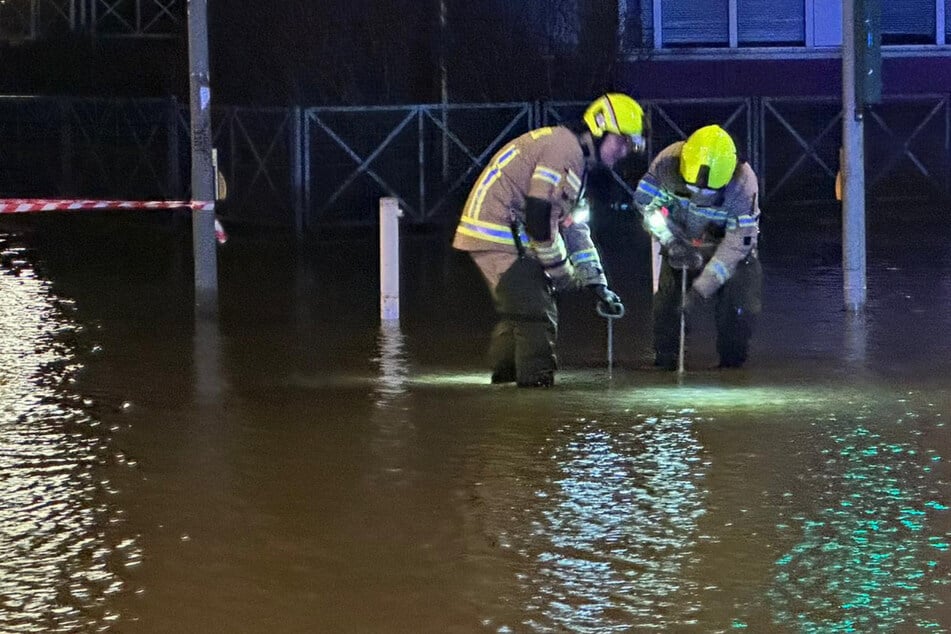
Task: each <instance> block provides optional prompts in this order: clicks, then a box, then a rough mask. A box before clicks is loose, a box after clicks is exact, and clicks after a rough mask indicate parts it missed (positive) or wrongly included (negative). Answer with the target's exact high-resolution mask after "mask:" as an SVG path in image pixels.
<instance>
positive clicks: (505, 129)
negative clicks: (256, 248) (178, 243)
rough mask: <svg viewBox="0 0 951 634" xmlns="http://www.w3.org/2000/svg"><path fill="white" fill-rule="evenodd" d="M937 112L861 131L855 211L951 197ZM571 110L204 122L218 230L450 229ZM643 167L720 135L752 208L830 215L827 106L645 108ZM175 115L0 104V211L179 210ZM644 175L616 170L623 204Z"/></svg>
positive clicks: (745, 103) (249, 113)
mask: <svg viewBox="0 0 951 634" xmlns="http://www.w3.org/2000/svg"><path fill="white" fill-rule="evenodd" d="M949 103H951V98H949V95H947V94H944V95H915V96H899V97H889V98H887V99H886V100H885V102H884V103H883V104H881V105H879V106H876V108H875V109H874V110H873V111H871V112H870V113H869V115H868V118H867V120H866V126H865V128H866V144H865V147H866V169H867V179H866V181H867V184H868V194H869V199H870V200H876V199H879V200H881V199H887V198H889V197H896V198H897V197H900V198H905V199H907V198H914V197H918V198H929V199H940V200H947V199H948V197H949V194H951V156H949V144H951V143H949V139H951V109H949ZM585 106H586V103H584V102H544V103H541V102H518V103H496V104H450V105H448V106H445V107H444V106H441V105H438V104H436V105H433V104H418V105H407V106H386V107H321V108H247V107H233V106H218V107H215V108H214V109H213V116H212V120H213V127H214V143H215V146H216V147H217V148H218V156H219V166H220V169H221V172H222V173H223V174H224V176H225V179H226V182H227V183H228V190H229V196H228V198H227V200H225V201H223V202H222V203H221V204H220V205H219V212H220V214H221V215H222V216H223V217H224V219H225V220H226V221H231V222H234V223H243V224H248V225H261V226H271V227H279V228H286V229H289V230H292V231H295V232H297V233H298V234H303V233H306V232H308V231H313V230H315V229H317V228H319V227H321V226H330V225H363V224H373V223H375V222H376V221H377V214H376V209H377V207H378V199H379V198H380V197H382V196H392V197H395V198H397V199H399V200H400V205H401V207H402V208H403V210H404V212H405V215H406V221H407V222H410V223H416V224H448V223H453V222H455V220H456V218H457V216H458V212H459V209H460V208H461V206H462V204H463V202H464V200H465V196H466V194H467V192H468V189H469V187H470V185H471V183H472V182H473V181H474V180H475V178H476V177H477V176H478V174H479V172H480V171H481V169H482V168H483V166H484V165H485V164H486V162H487V161H488V159H489V158H490V157H491V156H492V154H493V153H494V152H495V151H496V150H497V149H498V148H499V147H501V145H502V144H504V143H505V142H506V141H507V140H509V139H511V138H512V137H514V136H516V135H518V134H520V133H522V132H525V131H528V130H531V129H533V128H535V127H539V126H542V125H554V124H557V123H560V122H565V121H568V120H572V119H576V118H577V117H579V116H580V114H581V113H582V112H583V109H584V107H585ZM644 106H645V109H646V112H647V116H648V120H649V121H650V128H649V137H648V156H647V157H646V159H647V160H649V159H650V158H652V157H653V156H654V155H655V154H656V153H657V152H658V151H659V150H660V149H661V148H663V147H665V146H666V145H667V144H669V143H671V142H673V141H676V140H679V139H682V138H684V137H685V136H686V135H687V134H689V132H690V131H692V130H693V129H695V128H697V127H699V126H701V125H705V124H708V123H720V124H721V125H723V126H724V127H725V128H726V129H728V130H729V131H730V132H731V134H733V135H734V137H735V138H736V140H737V145H738V147H739V148H740V151H741V153H743V154H744V155H745V158H747V159H748V160H749V161H750V163H751V164H752V166H753V167H754V169H755V170H756V172H757V174H758V175H759V178H760V188H761V192H760V200H761V201H762V206H763V207H764V208H769V207H770V206H785V205H791V204H811V203H817V202H823V203H824V202H831V201H833V200H834V183H835V175H836V171H837V170H838V151H839V145H840V137H841V106H840V104H839V103H838V102H836V101H835V100H832V99H821V98H808V99H805V98H737V99H710V100H699V99H680V100H658V101H647V102H645V103H644ZM187 117H188V110H187V108H185V107H184V105H183V104H180V103H178V102H176V101H175V100H172V99H167V100H162V99H153V100H105V99H71V98H46V97H0V134H2V138H3V139H4V143H3V145H2V146H0V195H3V196H7V197H54V196H60V197H90V198H127V199H128V198H138V199H176V198H183V197H187V196H188V182H189V178H188V174H189V169H190V166H189V140H188V125H187V123H188V121H187ZM646 165H647V163H646V162H645V160H644V159H643V158H642V159H640V161H639V162H636V164H634V165H631V166H627V167H626V168H625V169H621V170H619V172H618V174H616V177H615V178H616V181H617V184H618V185H619V190H618V192H617V195H619V196H623V195H625V192H630V191H631V188H632V186H633V185H634V183H636V180H637V178H639V177H640V175H641V174H642V173H643V171H644V169H645V168H646Z"/></svg>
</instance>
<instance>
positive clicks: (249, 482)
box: [0, 214, 951, 633]
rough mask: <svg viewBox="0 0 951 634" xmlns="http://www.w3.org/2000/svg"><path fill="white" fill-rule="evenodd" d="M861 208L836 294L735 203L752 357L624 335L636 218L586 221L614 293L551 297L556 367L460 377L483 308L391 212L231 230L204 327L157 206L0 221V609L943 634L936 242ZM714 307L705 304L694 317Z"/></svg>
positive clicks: (454, 263) (479, 294) (637, 319)
mask: <svg viewBox="0 0 951 634" xmlns="http://www.w3.org/2000/svg"><path fill="white" fill-rule="evenodd" d="M945 233H946V228H945V227H943V226H941V225H940V223H934V224H931V225H928V226H926V227H920V226H915V225H912V224H910V223H909V224H906V225H904V226H900V227H895V226H889V225H888V224H887V223H880V224H877V225H875V224H873V225H871V226H870V230H869V271H868V286H869V304H868V310H867V311H866V313H865V315H863V316H861V317H854V316H850V315H849V314H847V313H845V312H844V311H842V310H841V307H842V304H843V302H842V290H841V289H842V275H841V261H840V258H839V252H840V246H839V243H838V239H839V234H838V228H837V227H836V226H835V223H831V224H821V225H819V224H816V225H814V226H810V227H807V228H803V227H798V226H795V225H793V224H792V223H786V224H780V223H776V224H775V225H774V226H770V225H769V224H767V223H764V237H763V241H762V260H763V264H764V271H765V278H766V282H765V298H764V314H763V315H762V318H761V321H760V323H759V325H758V328H757V331H756V334H755V337H754V343H753V346H752V350H751V359H750V362H749V363H748V365H747V366H746V367H745V368H744V369H742V370H737V371H717V370H711V369H709V368H710V367H711V366H712V365H714V364H715V363H716V358H715V353H714V346H713V342H712V339H711V336H712V334H713V332H712V325H711V324H709V321H711V320H712V319H708V320H707V323H705V324H700V325H698V326H697V327H696V328H695V329H694V330H693V331H692V333H691V337H690V340H689V346H688V353H687V369H688V372H687V374H686V376H685V377H683V379H682V380H681V381H678V379H677V377H676V376H675V375H674V374H670V373H665V372H655V371H648V370H643V369H641V368H642V367H643V366H644V365H645V364H646V363H647V361H649V359H650V338H649V337H650V323H649V322H650V320H649V302H650V279H649V269H648V266H649V265H648V259H647V248H646V242H645V241H644V240H643V237H642V236H639V235H638V234H634V233H630V234H625V233H624V232H623V231H611V232H605V233H604V234H603V239H602V242H603V245H604V251H605V259H606V263H607V266H608V270H609V273H610V275H611V278H612V280H613V284H614V286H615V287H616V290H618V292H619V293H620V294H621V296H622V297H623V298H624V300H625V302H626V304H627V308H628V312H627V315H626V316H625V317H624V319H622V320H620V321H618V322H617V324H616V326H615V328H614V333H613V335H614V367H613V373H612V374H611V376H609V375H608V372H607V370H606V364H607V359H606V336H607V329H606V325H605V322H604V321H603V320H601V319H599V318H598V317H597V315H595V314H594V311H593V301H592V299H591V298H588V297H585V296H583V295H578V296H573V297H567V298H565V299H564V300H563V302H562V304H561V309H562V330H561V334H562V336H561V342H560V349H559V354H560V360H561V365H562V368H561V370H560V371H559V373H558V376H557V385H556V387H555V388H553V389H551V390H519V389H516V388H514V387H510V386H491V385H488V374H487V371H486V369H485V367H484V364H483V355H484V352H485V347H486V344H487V341H488V334H489V331H490V329H491V326H492V320H493V316H492V311H491V307H490V305H489V299H488V296H487V294H486V293H485V291H484V289H483V288H482V286H481V280H480V279H479V277H478V272H477V271H476V270H475V269H474V268H473V267H472V266H471V264H470V263H469V262H468V261H467V259H466V258H465V256H463V255H461V254H457V253H454V252H452V251H451V250H450V249H448V238H446V237H445V236H439V235H435V236H434V235H431V234H425V233H422V232H414V231H404V250H403V268H404V284H403V289H402V292H403V298H402V299H403V303H402V304H403V305H402V311H403V312H402V318H401V320H400V322H399V323H398V324H395V325H387V326H382V327H381V325H380V322H379V319H378V315H379V299H378V296H377V279H378V278H377V275H376V272H375V269H376V266H377V261H376V255H375V252H374V236H373V234H372V233H366V234H364V233H360V232H349V233H347V234H341V235H338V236H336V237H335V239H333V240H331V239H329V236H325V237H324V239H321V240H317V241H313V242H310V243H308V244H306V245H303V246H297V245H295V244H294V243H293V242H290V241H286V240H282V239H279V238H277V237H271V238H265V237H261V236H250V235H241V232H240V231H236V232H233V238H232V240H231V242H229V243H228V244H227V245H226V246H225V247H224V248H223V250H222V251H221V257H220V296H221V306H220V319H219V320H218V321H217V322H205V321H200V320H199V321H196V320H195V319H194V317H193V311H192V304H191V284H192V278H191V271H190V269H189V254H190V248H191V247H190V242H189V238H188V237H187V236H183V235H181V234H180V233H174V232H170V231H168V227H167V226H166V225H164V224H161V223H158V224H155V225H153V224H149V223H130V222H129V221H128V220H127V219H125V218H124V217H123V216H121V215H118V214H117V215H114V216H113V215H109V214H103V215H100V216H96V217H95V218H94V222H84V221H83V219H80V218H77V217H74V216H72V217H63V218H59V219H54V218H53V217H46V218H43V219H41V220H40V221H36V222H27V223H26V224H25V225H23V226H17V227H12V228H7V229H6V231H5V232H4V233H2V234H0V252H2V256H0V296H2V298H3V302H2V303H0V467H2V468H0V631H3V632H86V631H89V632H92V631H116V632H173V631H174V632H440V633H442V632H500V633H508V632H512V633H515V632H590V633H602V632H627V631H645V630H656V631H688V632H689V631H696V632H727V631H734V630H743V629H745V630H747V631H751V632H765V631H769V632H850V631H854V632H871V631H883V632H899V631H921V630H925V631H947V630H949V629H951V608H949V607H948V603H949V602H951V587H949V583H951V552H949V548H951V515H949V509H948V506H949V505H951V466H949V461H951V455H949V447H951V443H949V435H948V429H947V426H946V424H947V420H948V418H949V416H951V396H949V393H948V389H947V377H948V376H949V373H951V344H949V340H951V338H949V337H948V333H951V310H949V306H951V249H949V248H948V247H947V246H946V245H945V241H944V239H943V238H942V236H943V235H944V234H945ZM708 317H709V315H708Z"/></svg>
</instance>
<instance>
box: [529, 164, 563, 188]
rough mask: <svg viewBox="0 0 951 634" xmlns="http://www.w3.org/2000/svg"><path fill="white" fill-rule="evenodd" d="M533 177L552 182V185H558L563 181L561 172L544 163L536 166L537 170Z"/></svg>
mask: <svg viewBox="0 0 951 634" xmlns="http://www.w3.org/2000/svg"><path fill="white" fill-rule="evenodd" d="M532 178H533V179H538V180H542V181H545V182H546V183H551V184H552V185H558V183H560V182H561V174H559V173H558V172H556V171H555V170H553V169H551V168H550V167H545V166H544V165H539V166H538V167H536V168H535V171H534V172H532Z"/></svg>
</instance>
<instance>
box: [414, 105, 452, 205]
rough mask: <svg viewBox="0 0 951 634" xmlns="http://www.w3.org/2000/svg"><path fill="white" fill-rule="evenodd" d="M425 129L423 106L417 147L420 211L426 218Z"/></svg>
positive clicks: (420, 109)
mask: <svg viewBox="0 0 951 634" xmlns="http://www.w3.org/2000/svg"><path fill="white" fill-rule="evenodd" d="M424 131H425V123H424V121H423V108H419V109H418V110H417V114H416V140H417V142H418V143H419V145H418V147H417V150H418V158H419V174H418V177H419V211H420V213H421V214H423V217H424V218H428V217H429V213H428V210H427V208H426V139H425V138H424V137H423V133H424ZM445 139H446V137H445V136H443V142H445ZM443 180H445V176H443Z"/></svg>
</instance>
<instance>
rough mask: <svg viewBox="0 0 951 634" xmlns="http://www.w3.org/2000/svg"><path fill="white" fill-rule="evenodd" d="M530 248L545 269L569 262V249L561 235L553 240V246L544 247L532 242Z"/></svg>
mask: <svg viewBox="0 0 951 634" xmlns="http://www.w3.org/2000/svg"><path fill="white" fill-rule="evenodd" d="M530 246H531V248H532V250H533V251H534V252H535V255H537V256H538V261H539V262H541V264H542V267H544V268H550V267H554V266H560V265H562V264H564V263H565V262H566V261H567V260H568V249H567V248H565V240H564V238H562V237H561V234H560V233H559V234H557V235H556V236H555V239H554V240H552V243H551V246H547V247H546V246H542V245H540V244H539V243H537V242H532V243H531V245H530Z"/></svg>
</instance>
